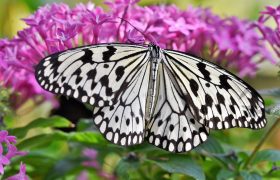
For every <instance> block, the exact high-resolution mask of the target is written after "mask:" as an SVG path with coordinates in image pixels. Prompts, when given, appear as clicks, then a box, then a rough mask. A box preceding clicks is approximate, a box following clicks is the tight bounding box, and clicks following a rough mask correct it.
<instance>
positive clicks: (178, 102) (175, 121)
mask: <svg viewBox="0 0 280 180" xmlns="http://www.w3.org/2000/svg"><path fill="white" fill-rule="evenodd" d="M158 78H159V79H157V80H158V81H159V87H158V97H157V98H156V102H155V109H154V113H153V116H152V118H151V119H150V121H149V123H148V124H147V127H146V139H147V141H148V142H149V143H152V144H154V145H155V146H158V147H160V148H163V149H166V150H168V151H171V152H185V151H190V150H191V149H193V148H194V147H196V146H198V145H199V144H201V143H202V142H204V141H205V140H206V139H207V136H208V134H209V129H208V128H207V127H205V126H203V125H202V124H200V123H199V122H198V121H196V120H195V117H194V115H193V114H192V113H191V112H190V108H189V106H188V103H187V101H185V97H184V96H183V94H182V93H181V91H180V89H178V88H179V86H178V84H177V82H176V79H175V78H174V75H173V74H172V73H171V72H170V71H169V69H168V68H167V66H165V65H164V64H163V65H162V66H160V68H159V75H158Z"/></svg>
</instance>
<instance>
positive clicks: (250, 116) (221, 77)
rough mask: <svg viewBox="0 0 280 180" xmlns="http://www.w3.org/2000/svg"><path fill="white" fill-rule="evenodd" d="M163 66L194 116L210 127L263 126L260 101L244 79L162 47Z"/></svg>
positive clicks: (257, 127)
mask: <svg viewBox="0 0 280 180" xmlns="http://www.w3.org/2000/svg"><path fill="white" fill-rule="evenodd" d="M164 52H165V57H166V61H165V62H166V66H167V67H168V68H169V69H170V70H171V71H172V72H173V73H174V74H176V79H177V81H178V82H180V83H179V86H180V89H181V90H182V92H183V94H184V95H185V96H191V98H189V100H188V102H189V103H190V105H191V107H192V108H193V110H194V114H195V119H196V120H197V121H199V122H200V123H201V124H203V125H205V126H207V127H209V128H211V129H228V128H232V127H245V128H251V129H259V128H262V127H264V126H265V124H266V120H265V111H264V105H263V103H264V101H263V99H262V98H261V96H260V95H259V94H258V93H257V92H256V91H255V90H254V89H253V88H252V87H251V86H249V85H248V84H247V83H245V82H244V81H242V80H241V79H240V78H238V77H236V76H235V75H233V74H231V73H229V72H227V71H226V70H224V69H222V68H221V67H218V66H216V65H214V64H212V63H210V62H208V61H204V60H201V59H198V58H194V57H192V56H188V55H185V54H183V53H179V52H175V51H170V50H165V51H164Z"/></svg>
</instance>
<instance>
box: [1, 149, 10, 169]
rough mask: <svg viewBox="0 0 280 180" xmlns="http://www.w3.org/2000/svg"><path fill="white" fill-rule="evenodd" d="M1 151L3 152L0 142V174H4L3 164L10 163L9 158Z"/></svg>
mask: <svg viewBox="0 0 280 180" xmlns="http://www.w3.org/2000/svg"><path fill="white" fill-rule="evenodd" d="M2 153H3V147H2V145H1V144H0V174H4V166H5V165H8V164H10V160H9V159H8V158H7V157H6V156H4V155H3V154H2Z"/></svg>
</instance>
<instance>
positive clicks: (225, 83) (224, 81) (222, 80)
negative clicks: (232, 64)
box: [219, 74, 231, 90]
mask: <svg viewBox="0 0 280 180" xmlns="http://www.w3.org/2000/svg"><path fill="white" fill-rule="evenodd" d="M219 79H220V83H221V87H222V88H223V89H225V90H229V89H231V86H230V85H229V83H228V79H229V78H228V76H227V75H225V74H222V75H220V77H219Z"/></svg>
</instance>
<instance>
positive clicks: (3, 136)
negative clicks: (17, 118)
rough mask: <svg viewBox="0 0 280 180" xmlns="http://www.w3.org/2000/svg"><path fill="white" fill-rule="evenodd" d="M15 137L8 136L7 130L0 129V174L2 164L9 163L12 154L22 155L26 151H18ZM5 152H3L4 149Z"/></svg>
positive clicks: (2, 168) (0, 172)
mask: <svg viewBox="0 0 280 180" xmlns="http://www.w3.org/2000/svg"><path fill="white" fill-rule="evenodd" d="M15 143H16V137H15V136H10V135H9V134H8V131H5V130H0V174H4V166H6V165H8V164H10V160H11V159H12V158H13V157H14V156H24V155H26V152H23V151H18V150H17V148H16V146H15V145H13V144H15ZM3 147H4V148H5V149H7V150H6V152H4V149H3Z"/></svg>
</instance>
